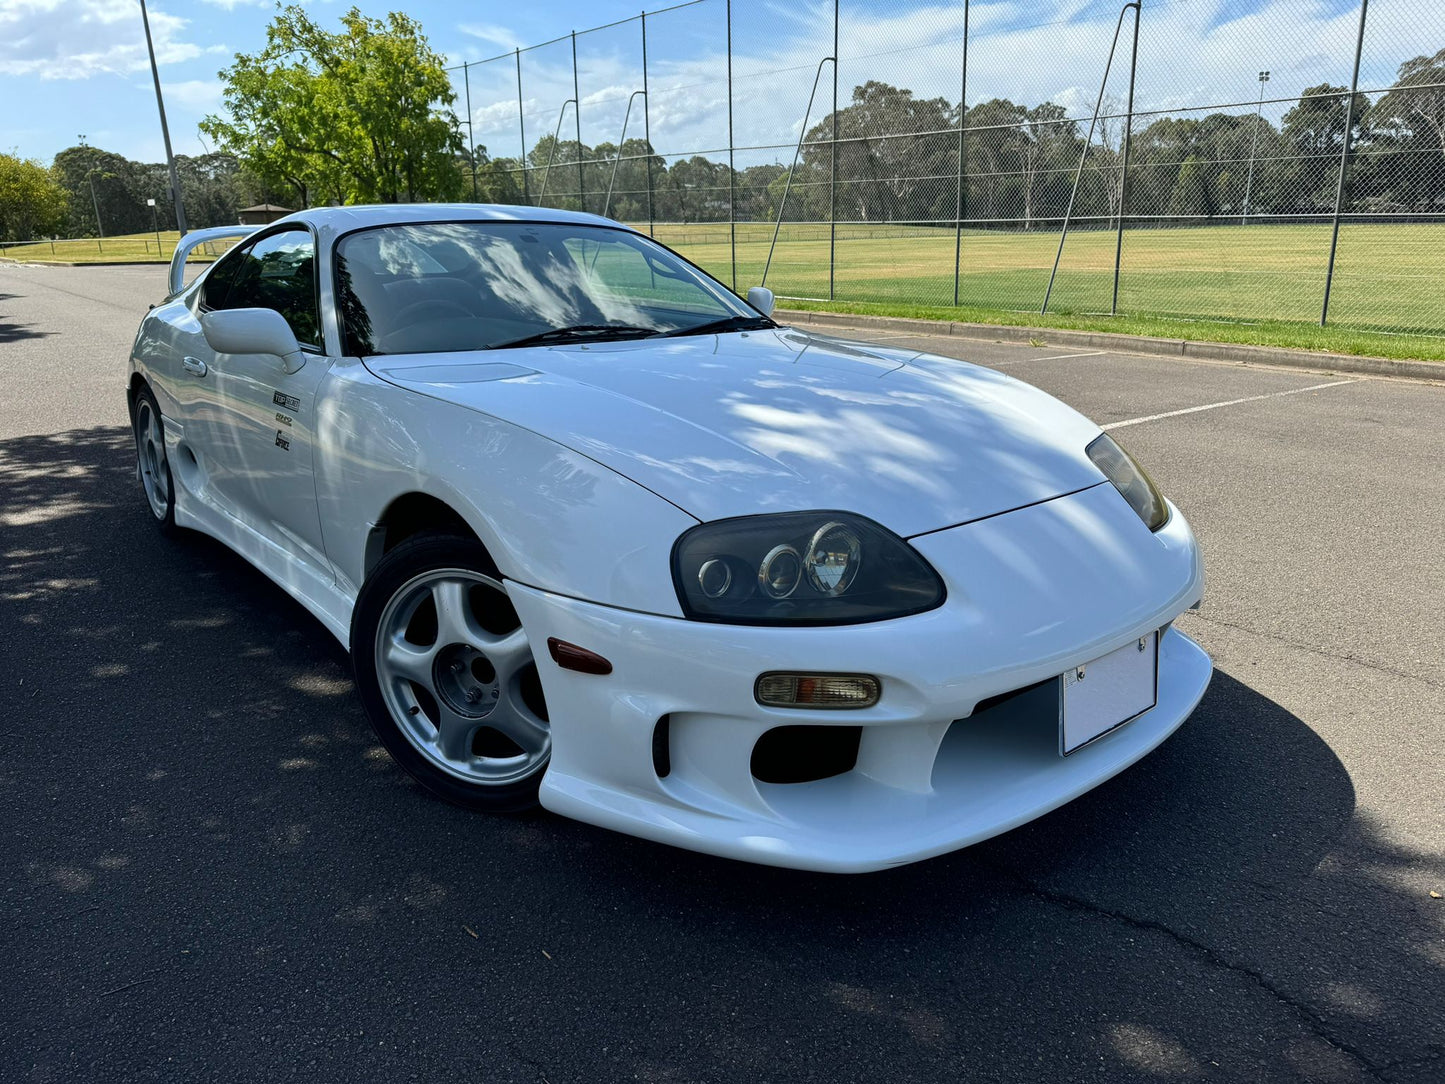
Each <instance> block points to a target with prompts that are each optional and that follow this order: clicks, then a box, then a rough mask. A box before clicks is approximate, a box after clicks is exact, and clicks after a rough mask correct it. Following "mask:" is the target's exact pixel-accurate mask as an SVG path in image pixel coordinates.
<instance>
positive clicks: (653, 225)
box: [642, 11, 732, 237]
mask: <svg viewBox="0 0 1445 1084" xmlns="http://www.w3.org/2000/svg"><path fill="white" fill-rule="evenodd" d="M729 25H731V23H729ZM728 107H729V109H731V108H732V94H729V95H728ZM642 138H643V140H644V141H645V142H646V143H647V236H649V237H656V236H657V214H656V212H655V211H654V210H653V206H652V99H651V98H650V97H649V96H648V93H647V12H645V11H644V12H643V13H642ZM728 145H729V147H731V145H732V140H731V139H729V140H728Z"/></svg>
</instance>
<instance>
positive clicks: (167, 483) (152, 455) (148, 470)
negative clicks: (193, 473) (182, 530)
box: [131, 387, 176, 535]
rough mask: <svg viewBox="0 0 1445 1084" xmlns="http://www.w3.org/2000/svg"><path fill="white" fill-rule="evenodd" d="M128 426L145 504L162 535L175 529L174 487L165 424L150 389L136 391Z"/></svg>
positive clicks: (173, 531)
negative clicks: (168, 459)
mask: <svg viewBox="0 0 1445 1084" xmlns="http://www.w3.org/2000/svg"><path fill="white" fill-rule="evenodd" d="M131 429H132V431H133V432H134V435H135V453H136V462H137V468H138V471H139V473H140V484H141V489H143V490H144V491H145V495H146V503H147V504H148V505H150V510H151V515H152V516H154V517H155V521H156V526H158V527H159V528H160V530H161V533H162V534H166V535H169V534H173V533H175V530H176V489H175V483H174V482H173V481H172V479H171V465H170V463H169V462H168V461H167V459H166V431H165V423H164V422H163V421H162V420H161V408H160V407H159V406H158V405H157V404H156V397H155V396H154V395H152V394H151V390H150V388H145V387H143V388H141V389H140V391H139V392H137V393H136V397H135V410H134V411H133V413H132V420H131Z"/></svg>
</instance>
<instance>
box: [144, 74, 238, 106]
mask: <svg viewBox="0 0 1445 1084" xmlns="http://www.w3.org/2000/svg"><path fill="white" fill-rule="evenodd" d="M142 85H143V86H144V89H145V91H146V92H147V93H151V92H152V91H153V87H152V85H151V84H150V83H149V82H147V83H145V84H142ZM162 89H163V90H164V91H165V95H166V104H167V105H169V104H171V103H172V102H174V103H176V104H177V105H179V106H183V107H184V108H186V109H189V110H190V111H191V112H193V113H212V112H215V110H216V109H217V108H218V107H219V106H220V104H221V93H222V87H221V82H220V80H219V79H186V80H182V81H179V82H168V83H166V84H165V85H164V86H163V87H162Z"/></svg>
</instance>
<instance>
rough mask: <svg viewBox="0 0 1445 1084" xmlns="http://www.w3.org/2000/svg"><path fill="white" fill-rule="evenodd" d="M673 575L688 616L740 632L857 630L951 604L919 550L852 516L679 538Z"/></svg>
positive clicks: (762, 523)
mask: <svg viewBox="0 0 1445 1084" xmlns="http://www.w3.org/2000/svg"><path fill="white" fill-rule="evenodd" d="M672 575H673V580H674V582H675V583H676V585H677V597H678V599H679V600H680V601H681V602H682V609H683V612H684V613H685V614H687V616H688V617H691V618H695V619H697V620H699V621H726V622H729V623H731V624H735V625H851V624H857V623H859V622H863V621H881V620H884V619H885V618H889V617H903V616H904V615H906V614H915V613H918V612H920V611H921V610H931V609H932V608H933V607H935V606H937V605H939V604H940V603H942V602H943V581H941V580H940V579H939V578H938V573H936V572H934V571H933V569H931V568H930V567H928V563H927V562H926V561H924V559H923V558H922V557H920V556H919V555H918V553H917V551H916V550H914V549H913V547H911V546H910V545H908V543H907V542H905V541H903V539H901V538H899V537H898V536H897V535H895V534H893V533H891V532H890V531H887V530H884V529H883V528H882V527H880V526H878V524H876V523H874V522H872V521H871V520H867V519H863V518H862V517H861V516H854V515H849V514H848V513H846V512H787V513H783V514H781V515H772V516H747V517H744V518H741V519H725V520H718V521H717V522H715V523H704V524H702V525H700V526H697V527H694V528H693V529H692V530H690V531H688V532H687V533H686V534H684V535H683V536H682V537H681V538H679V539H678V540H677V545H676V546H674V547H673V553H672Z"/></svg>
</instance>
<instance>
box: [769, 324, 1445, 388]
mask: <svg viewBox="0 0 1445 1084" xmlns="http://www.w3.org/2000/svg"><path fill="white" fill-rule="evenodd" d="M777 315H779V316H783V317H786V318H788V319H790V320H796V321H797V322H799V323H805V324H820V325H822V326H823V327H832V328H866V329H875V330H879V331H883V330H887V331H904V332H911V333H912V334H915V335H933V336H948V337H950V338H958V339H974V340H983V341H988V342H1010V343H1027V342H1030V341H1033V342H1043V343H1047V344H1048V345H1050V346H1084V347H1092V348H1094V349H1097V350H1108V351H1113V352H1117V353H1121V354H1148V355H1151V356H1158V357H1184V358H1196V359H1198V360H1200V361H1232V362H1236V363H1238V364H1241V365H1281V366H1285V367H1288V368H1293V369H1315V370H1319V371H1321V372H1329V373H1359V374H1362V375H1365V376H1398V377H1406V378H1408V379H1411V380H1445V362H1438V361H1405V360H1399V359H1396V358H1370V357H1357V356H1355V355H1353V354H1326V353H1321V352H1315V351H1310V350H1290V349H1287V348H1285V347H1281V346H1250V345H1248V344H1246V343H1215V342H1199V341H1196V340H1193V339H1155V338H1150V337H1148V336H1146V335H1121V334H1119V333H1117V332H1112V331H1068V330H1064V329H1060V328H1040V327H1008V326H1002V325H996V324H963V323H952V322H950V321H947V320H915V319H912V318H910V317H904V316H859V315H855V314H853V313H842V312H814V311H809V310H806V309H779V310H778V313H777Z"/></svg>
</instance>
